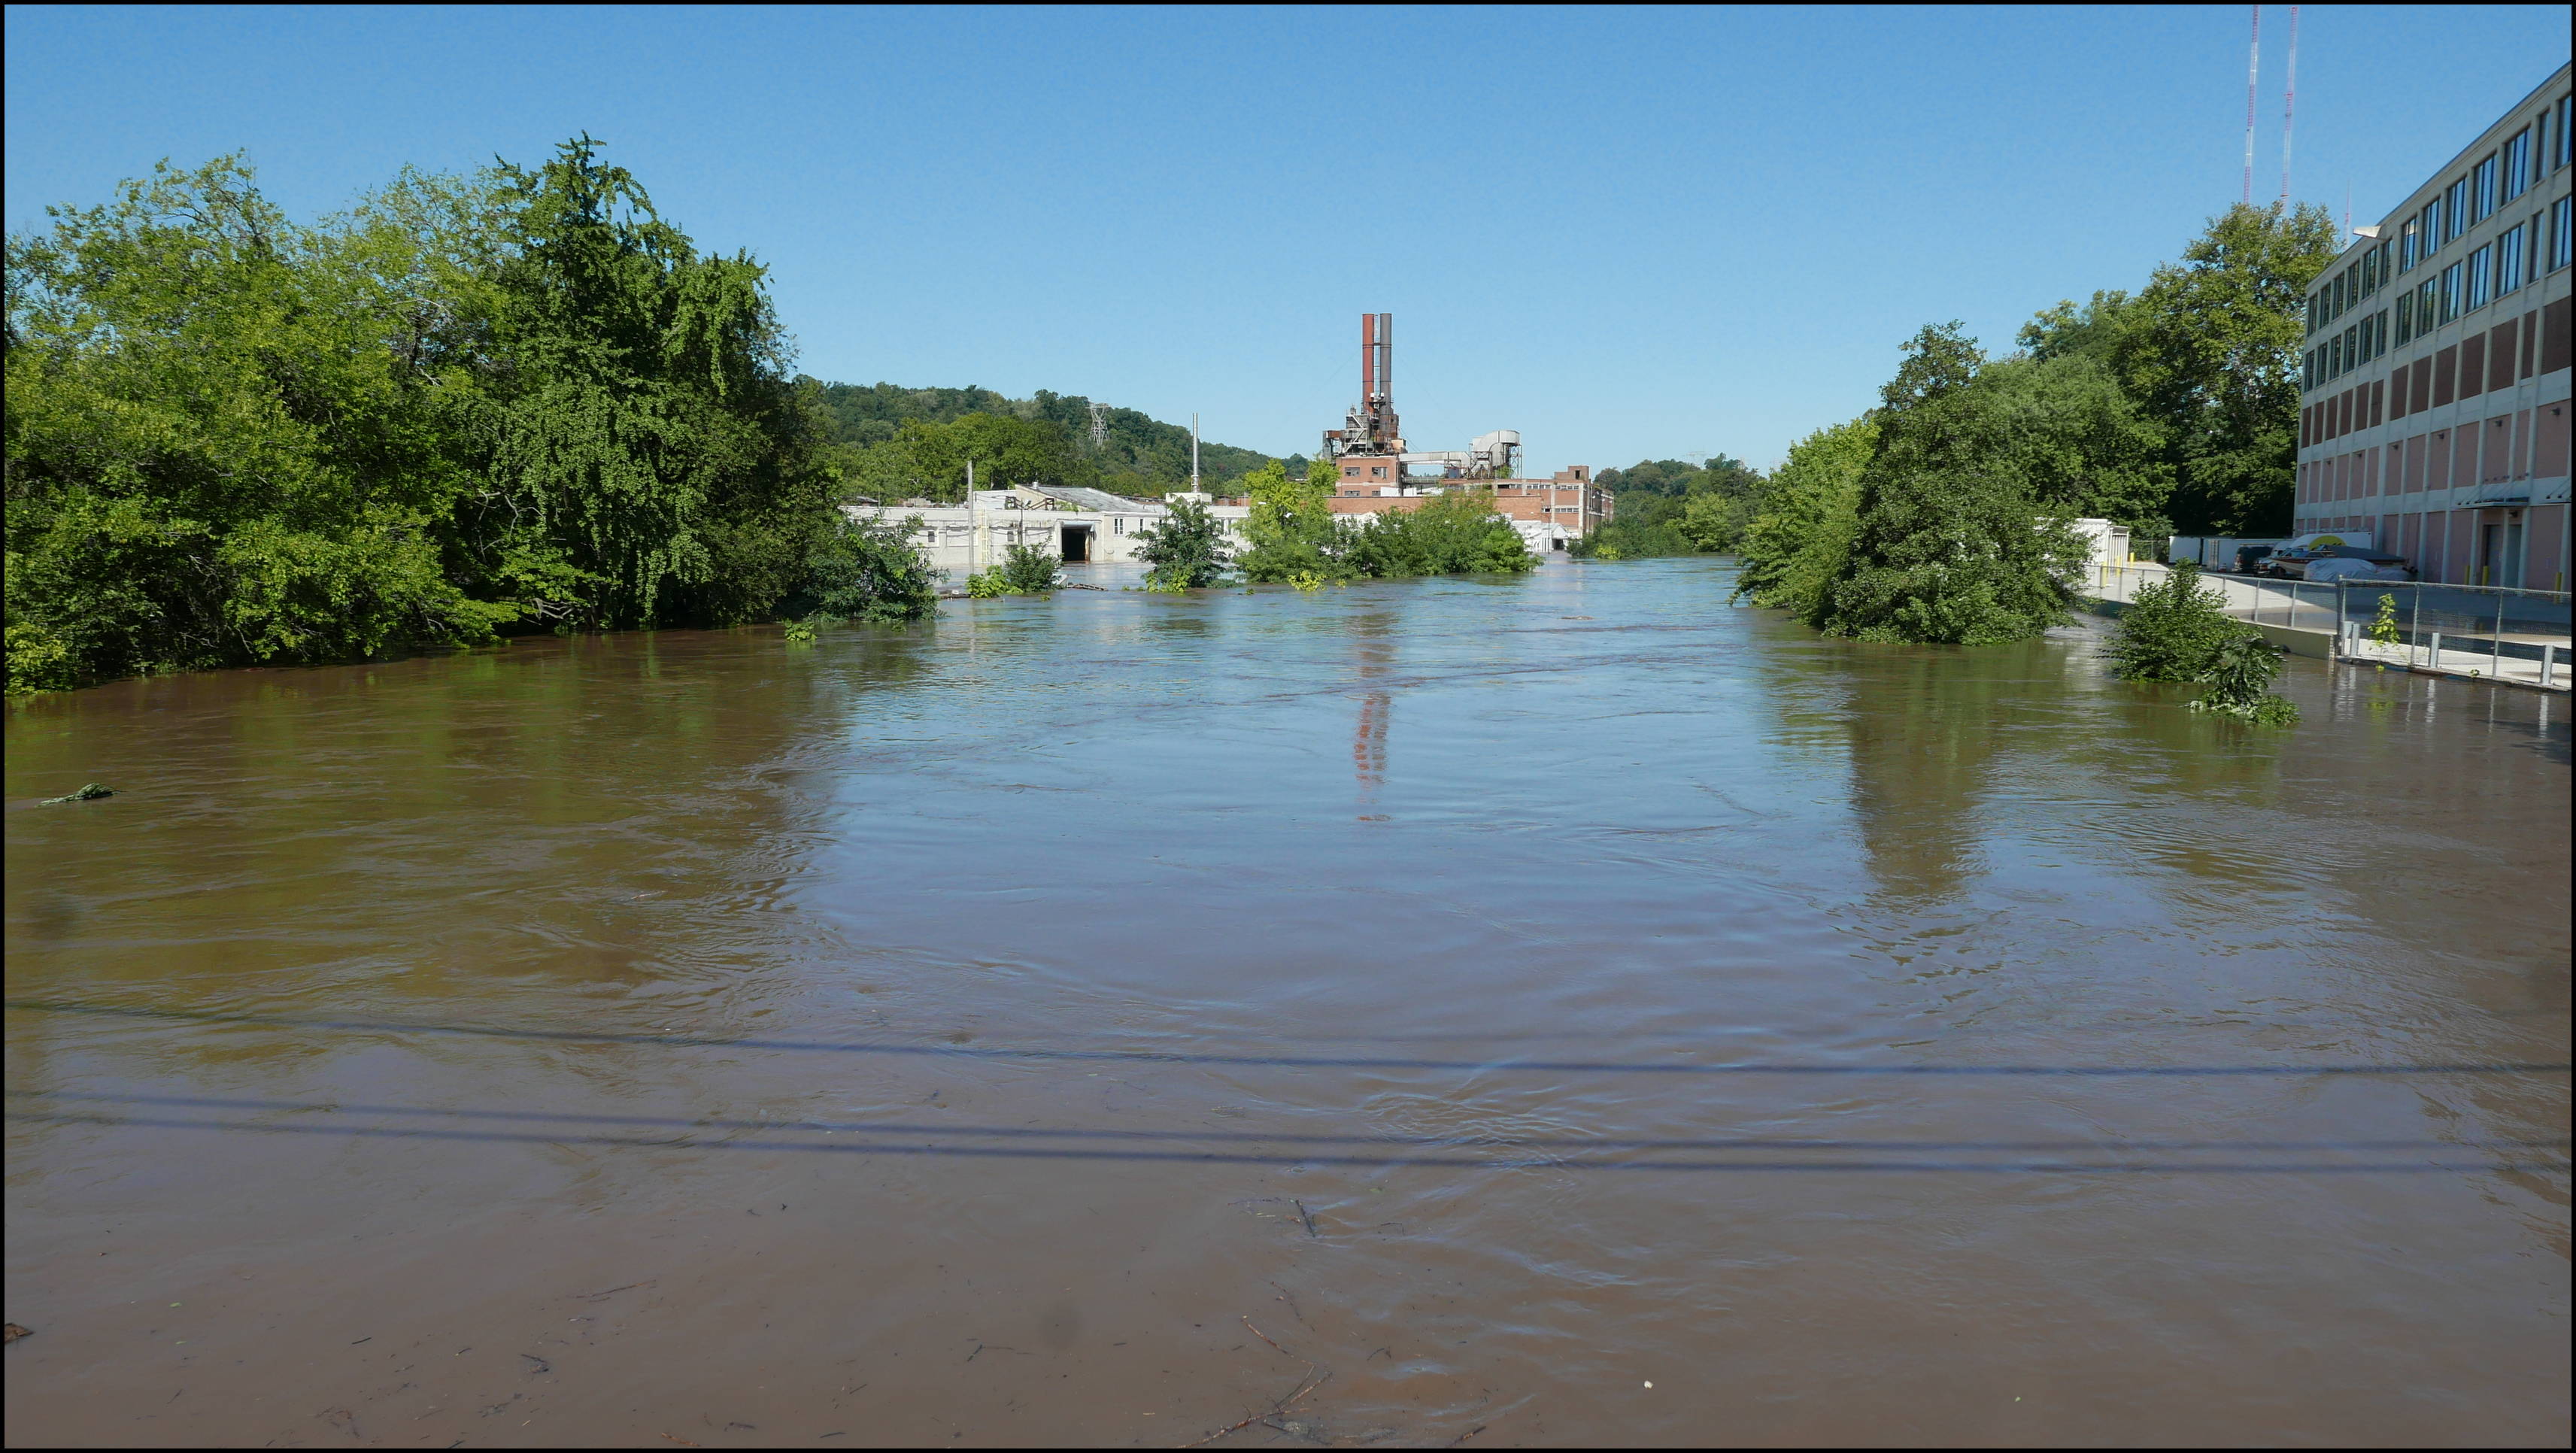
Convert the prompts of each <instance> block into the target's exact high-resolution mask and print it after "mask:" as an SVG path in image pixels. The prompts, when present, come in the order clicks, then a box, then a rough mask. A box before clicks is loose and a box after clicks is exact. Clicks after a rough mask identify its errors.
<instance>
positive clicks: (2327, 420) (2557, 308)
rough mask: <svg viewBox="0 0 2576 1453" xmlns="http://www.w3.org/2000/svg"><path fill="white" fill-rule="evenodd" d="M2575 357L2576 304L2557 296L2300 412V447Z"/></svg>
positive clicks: (2498, 385) (2551, 367)
mask: <svg viewBox="0 0 2576 1453" xmlns="http://www.w3.org/2000/svg"><path fill="white" fill-rule="evenodd" d="M2571 355H2576V299H2569V298H2560V299H2558V300H2557V301H2556V302H2553V303H2550V304H2548V305H2547V306H2546V307H2543V308H2540V309H2538V310H2536V311H2528V312H2525V313H2523V314H2522V315H2520V316H2519V317H2516V316H2513V315H2510V314H2507V315H2504V316H2501V317H2500V318H2498V319H2497V321H2496V323H2495V326H2494V327H2492V328H2489V329H2487V330H2485V331H2484V332H2479V333H2471V334H2469V335H2468V336H2466V337H2464V338H2462V339H2461V340H2460V341H2459V342H2458V343H2456V344H2454V345H2452V346H2450V347H2447V348H2444V349H2441V350H2439V351H2438V352H2436V353H2434V354H2432V355H2431V356H2429V357H2425V358H2418V359H2416V360H2415V361H2414V362H2413V363H2412V364H2410V365H2406V366H2403V367H2400V368H2398V369H2396V370H2395V371H2393V372H2391V373H2390V374H2389V375H2388V376H2387V377H2386V378H2373V379H2368V380H2364V381H2362V382H2359V383H2357V384H2355V385H2354V386H2353V387H2351V388H2348V389H2345V390H2344V391H2343V392H2341V393H2339V394H2334V395H2331V396H2329V397H2327V398H2323V399H2319V400H2317V401H2316V402H2314V403H2311V404H2309V405H2307V406H2306V407H2304V408H2302V409H2300V410H2299V447H2300V448H2302V449H2305V448H2308V447H2309V446H2311V445H2316V444H2324V443H2327V442H2329V441H2331V440H2334V439H2339V438H2341V437H2343V436H2344V435H2346V434H2350V433H2353V432H2354V431H2356V430H2361V429H2369V428H2374V427H2376V426H2377V425H2378V424H2379V421H2380V417H2381V409H2382V408H2383V406H2384V407H2385V408H2386V410H2387V417H2388V418H2390V419H2392V420H2395V419H2402V418H2405V417H2406V416H2407V415H2409V414H2416V413H2421V412H2423V411H2424V410H2426V409H2430V408H2437V407H2439V406H2441V405H2443V404H2448V403H2451V402H2453V401H2454V400H2455V399H2456V400H2466V399H2471V398H2475V397H2477V396H2478V395H2480V394H2484V393H2489V392H2492V391H2493V390H2496V389H2501V388H2509V387H2511V386H2512V385H2513V384H2514V383H2516V382H2518V381H2520V380H2522V379H2528V378H2536V377H2538V376H2540V375H2541V374H2545V373H2555V372H2557V371H2558V370H2559V369H2562V368H2565V367H2567V366H2568V365H2569V363H2570V362H2571Z"/></svg>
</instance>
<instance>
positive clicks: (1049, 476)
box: [880, 413, 1094, 500]
mask: <svg viewBox="0 0 2576 1453" xmlns="http://www.w3.org/2000/svg"><path fill="white" fill-rule="evenodd" d="M880 447H900V448H903V449H905V450H908V451H909V454H910V461H911V467H912V468H913V470H914V471H915V472H916V473H917V476H918V477H919V479H920V480H921V481H922V486H921V488H922V493H924V494H925V495H927V496H928V497H929V498H931V499H937V500H962V499H964V498H965V497H966V465H967V462H968V461H969V460H972V461H973V462H974V465H975V487H976V488H977V489H1004V488H1007V487H1009V486H1011V485H1015V484H1055V485H1085V486H1087V485H1089V484H1090V483H1091V481H1092V478H1093V475H1094V471H1093V470H1092V468H1091V467H1090V466H1089V465H1087V464H1085V463H1083V462H1082V461H1081V460H1080V459H1078V458H1077V457H1076V456H1075V454H1074V450H1073V444H1072V441H1071V440H1069V439H1067V438H1066V437H1065V433H1064V430H1063V429H1061V428H1059V427H1058V426H1056V425H1054V424H1052V423H1048V422H1046V421H1044V420H1032V419H1020V418H1014V417H1012V416H1011V415H1008V414H987V413H970V414H965V415H962V416H960V417H958V418H956V419H954V420H952V421H950V422H948V423H945V424H933V423H924V422H920V421H914V422H911V423H907V424H905V425H904V426H903V427H902V428H901V429H900V430H898V431H897V432H896V434H895V437H894V440H893V443H892V446H880Z"/></svg>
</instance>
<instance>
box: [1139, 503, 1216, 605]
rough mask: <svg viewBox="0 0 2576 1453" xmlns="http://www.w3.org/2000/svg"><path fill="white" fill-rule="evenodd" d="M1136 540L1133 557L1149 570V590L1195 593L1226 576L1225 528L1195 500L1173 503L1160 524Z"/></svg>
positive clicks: (1147, 585) (1147, 584)
mask: <svg viewBox="0 0 2576 1453" xmlns="http://www.w3.org/2000/svg"><path fill="white" fill-rule="evenodd" d="M1136 539H1137V541H1138V543H1137V546H1136V558H1137V559H1139V560H1142V561H1144V562H1145V564H1146V565H1147V566H1148V567H1150V568H1148V569H1147V570H1146V572H1145V588H1146V589H1148V590H1161V591H1171V592H1179V591H1184V590H1197V589H1199V588H1200V587H1202V586H1209V585H1214V584H1216V582H1217V579H1218V577H1220V576H1222V575H1224V574H1225V567H1226V564H1227V559H1226V548H1225V526H1224V525H1222V524H1220V523H1218V522H1217V518H1216V516H1215V515H1213V514H1211V513H1209V511H1208V507H1207V506H1206V505H1203V504H1200V503H1199V502H1197V501H1196V500H1186V499H1176V500H1173V501H1172V502H1171V513H1170V514H1168V515H1166V516H1165V517H1164V519H1163V523H1161V524H1159V525H1156V526H1154V527H1153V528H1152V529H1149V530H1146V531H1145V532H1143V533H1142V534H1140V535H1138V536H1137V537H1136Z"/></svg>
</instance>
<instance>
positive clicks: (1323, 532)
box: [1236, 459, 1352, 585]
mask: <svg viewBox="0 0 2576 1453" xmlns="http://www.w3.org/2000/svg"><path fill="white" fill-rule="evenodd" d="M1339 477H1340V476H1339V472H1338V471H1337V470H1335V468H1334V467H1333V462H1332V461H1331V460H1329V459H1317V460H1314V461H1311V462H1310V463H1309V464H1308V465H1307V467H1306V470H1305V474H1304V477H1303V478H1293V479H1292V478H1290V477H1289V474H1288V471H1287V468H1286V466H1285V465H1282V464H1277V463H1273V464H1267V465H1264V466H1263V467H1261V468H1259V469H1256V470H1254V471H1252V472H1251V473H1250V474H1247V475H1245V476H1244V477H1243V479H1242V481H1241V488H1242V491H1243V493H1244V495H1245V496H1246V498H1247V499H1248V500H1249V502H1250V509H1249V512H1248V514H1247V516H1246V518H1245V520H1244V524H1243V536H1244V543H1245V545H1246V546H1247V548H1246V549H1245V550H1244V552H1243V555H1242V558H1241V559H1240V560H1238V561H1237V562H1236V564H1237V565H1239V566H1240V567H1241V568H1242V570H1243V578H1244V579H1246V580H1249V581H1251V582H1253V583H1254V584H1256V585H1257V584H1265V583H1274V582H1277V581H1283V580H1290V579H1294V578H1298V577H1301V576H1316V577H1319V578H1321V579H1325V580H1337V579H1342V578H1345V577H1347V576H1349V575H1350V574H1351V573H1352V570H1351V567H1350V566H1349V565H1348V564H1347V563H1346V562H1345V561H1344V559H1343V556H1344V554H1345V553H1346V549H1347V542H1346V541H1345V540H1344V538H1343V537H1344V536H1345V534H1346V533H1347V531H1345V530H1344V529H1343V528H1342V526H1341V524H1340V521H1339V520H1337V519H1336V518H1335V516H1334V514H1333V492H1334V489H1335V487H1336V484H1337V482H1338V480H1339Z"/></svg>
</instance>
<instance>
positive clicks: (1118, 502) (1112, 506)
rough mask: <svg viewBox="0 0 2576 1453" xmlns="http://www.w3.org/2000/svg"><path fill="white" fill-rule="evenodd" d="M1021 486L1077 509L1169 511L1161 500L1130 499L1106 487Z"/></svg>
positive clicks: (1124, 512) (1132, 512) (1134, 512)
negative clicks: (1111, 491) (1112, 492)
mask: <svg viewBox="0 0 2576 1453" xmlns="http://www.w3.org/2000/svg"><path fill="white" fill-rule="evenodd" d="M1021 487H1022V488H1023V489H1027V490H1031V491H1033V492H1035V493H1038V494H1042V495H1045V496H1046V497H1047V498H1049V499H1060V500H1062V501H1064V502H1065V503H1066V504H1069V505H1072V506H1073V507H1074V508H1076V509H1082V510H1092V511H1095V512H1097V513H1101V514H1116V515H1137V514H1145V515H1159V514H1165V513H1168V512H1167V511H1166V510H1165V509H1164V508H1163V506H1162V504H1161V503H1160V502H1159V501H1155V502H1148V501H1145V500H1141V499H1129V498H1128V497H1127V496H1125V495H1123V494H1111V493H1110V492H1109V491H1107V490H1105V489H1080V488H1074V487H1070V486H1066V485H1056V484H1030V485H1023V486H1021Z"/></svg>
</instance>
